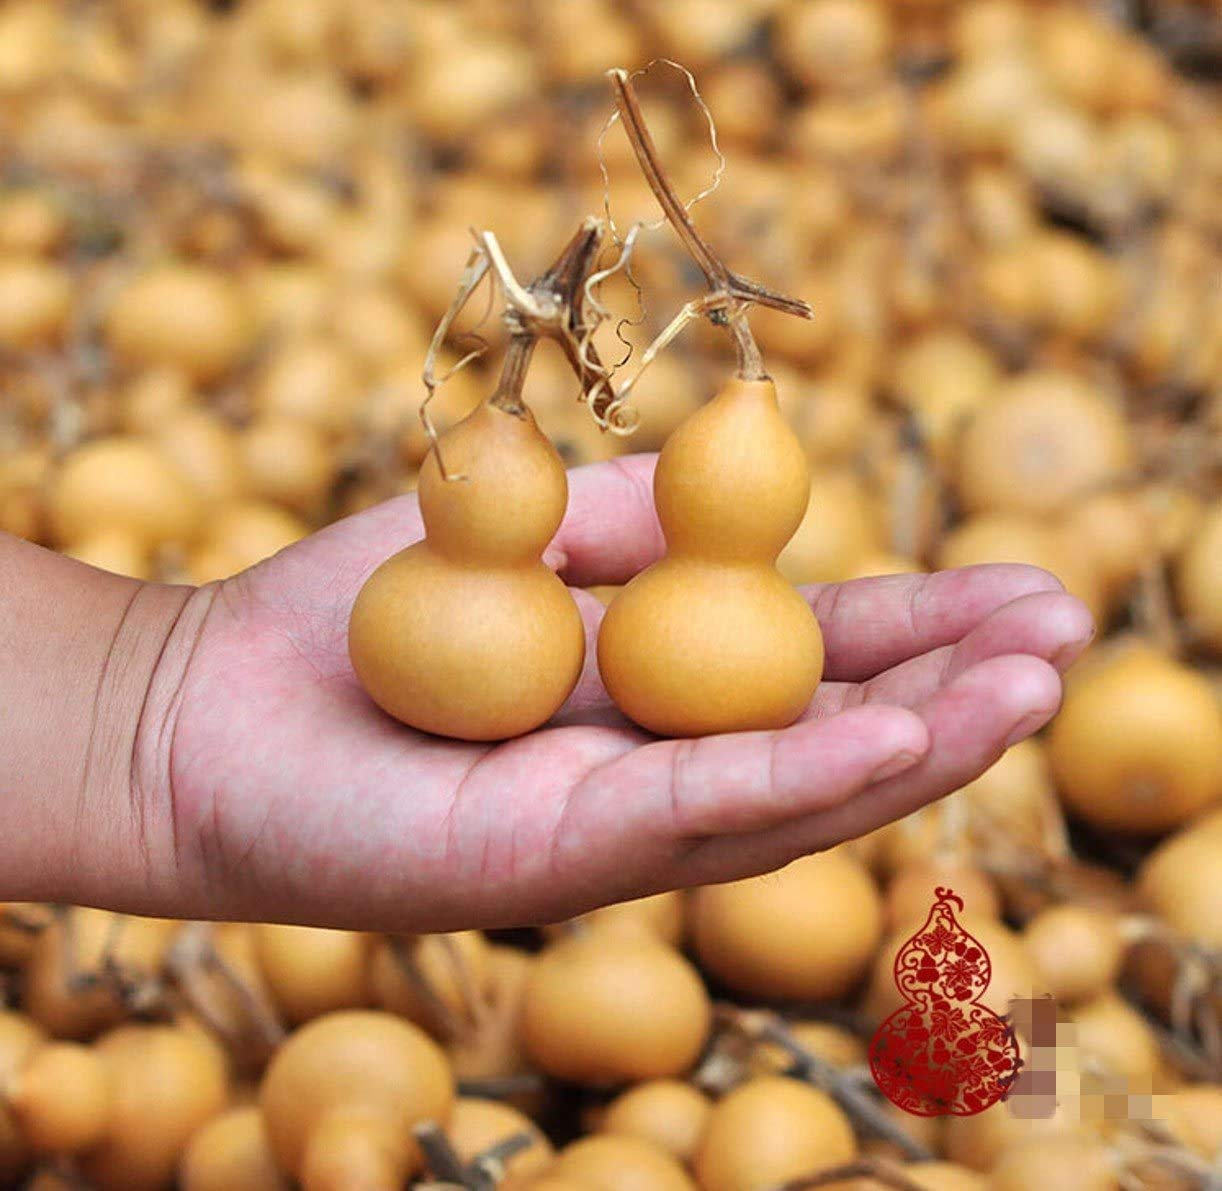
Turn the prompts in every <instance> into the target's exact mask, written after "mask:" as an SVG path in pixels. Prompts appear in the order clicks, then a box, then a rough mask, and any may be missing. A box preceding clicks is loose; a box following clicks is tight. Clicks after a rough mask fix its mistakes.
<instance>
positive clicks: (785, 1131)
mask: <svg viewBox="0 0 1222 1191" xmlns="http://www.w3.org/2000/svg"><path fill="white" fill-rule="evenodd" d="M856 1154H857V1141H856V1139H855V1137H854V1136H853V1128H852V1125H850V1123H849V1120H848V1118H847V1117H846V1116H845V1115H844V1113H843V1112H841V1110H840V1109H839V1108H838V1107H837V1106H836V1103H835V1101H833V1100H832V1098H831V1097H830V1096H829V1095H828V1094H827V1093H826V1092H822V1091H820V1090H818V1089H817V1088H812V1087H811V1086H810V1085H809V1084H805V1083H800V1082H799V1081H798V1080H794V1079H788V1078H786V1077H784V1076H774V1075H765V1076H757V1077H756V1078H754V1079H750V1080H748V1081H747V1082H746V1083H743V1084H740V1085H739V1086H738V1087H736V1088H735V1089H734V1090H733V1091H731V1092H729V1093H728V1094H727V1095H725V1096H723V1097H722V1098H721V1100H719V1101H718V1102H717V1104H716V1105H714V1107H713V1111H712V1113H711V1114H710V1116H709V1122H708V1126H707V1127H706V1129H705V1132H704V1136H703V1138H702V1139H701V1142H700V1145H699V1147H698V1149H697V1151H696V1159H695V1163H694V1168H695V1171H696V1177H697V1179H698V1180H699V1182H700V1186H701V1187H702V1188H704V1189H705V1191H765V1188H769V1187H776V1186H780V1185H781V1184H783V1183H785V1182H787V1181H788V1180H790V1179H796V1178H798V1177H799V1176H809V1175H813V1174H817V1173H818V1172H819V1171H821V1170H827V1169H828V1168H829V1167H834V1166H839V1165H840V1164H841V1163H844V1162H849V1161H851V1160H852V1159H853V1158H854V1157H855V1156H856Z"/></svg>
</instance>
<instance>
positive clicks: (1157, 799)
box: [1048, 643, 1222, 835]
mask: <svg viewBox="0 0 1222 1191" xmlns="http://www.w3.org/2000/svg"><path fill="white" fill-rule="evenodd" d="M1048 757H1049V760H1050V761H1051V763H1052V771H1053V775H1054V777H1055V778H1056V783H1057V788H1058V790H1059V791H1060V794H1061V797H1062V800H1063V801H1064V803H1065V806H1066V808H1067V809H1068V810H1069V811H1070V813H1071V814H1074V815H1076V816H1078V817H1079V818H1081V819H1083V820H1085V821H1086V822H1087V823H1089V824H1090V825H1091V826H1093V827H1096V828H1099V829H1101V830H1105V831H1118V832H1123V833H1125V834H1129V835H1143V834H1145V835H1148V834H1153V833H1156V832H1163V831H1169V830H1171V829H1173V828H1175V827H1179V826H1182V825H1183V824H1184V823H1186V822H1188V821H1189V820H1191V819H1192V818H1193V816H1194V815H1197V814H1199V813H1200V812H1201V811H1202V810H1204V809H1205V808H1206V807H1207V806H1209V805H1210V804H1211V803H1212V802H1213V801H1214V800H1215V799H1216V798H1217V797H1218V794H1219V792H1222V716H1220V715H1219V713H1218V704H1217V700H1216V698H1215V697H1214V693H1213V691H1212V690H1211V689H1210V686H1209V682H1208V681H1207V680H1206V679H1205V678H1203V677H1202V676H1201V675H1200V674H1198V673H1196V672H1195V671H1193V670H1192V669H1190V668H1189V667H1187V666H1183V665H1181V664H1179V663H1178V662H1176V661H1175V660H1174V659H1172V658H1170V657H1167V656H1165V655H1163V654H1161V653H1159V652H1158V651H1157V650H1155V649H1154V648H1152V647H1150V646H1148V645H1145V644H1143V643H1134V644H1132V645H1130V646H1128V647H1127V648H1123V649H1121V650H1119V651H1118V652H1117V653H1116V654H1115V655H1114V656H1111V657H1108V658H1106V659H1104V660H1102V661H1100V663H1099V664H1098V665H1097V666H1096V667H1095V668H1093V669H1091V670H1090V671H1089V672H1087V671H1083V672H1082V673H1081V674H1080V675H1079V676H1078V678H1077V679H1076V681H1074V680H1071V682H1070V683H1069V687H1068V690H1067V692H1066V695H1065V703H1064V706H1063V707H1062V709H1061V713H1060V715H1058V716H1057V719H1056V721H1055V723H1054V724H1053V727H1052V731H1051V733H1050V735H1049V737H1048Z"/></svg>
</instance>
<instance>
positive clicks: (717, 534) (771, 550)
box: [598, 378, 823, 736]
mask: <svg viewBox="0 0 1222 1191" xmlns="http://www.w3.org/2000/svg"><path fill="white" fill-rule="evenodd" d="M809 494H810V473H809V469H808V465H807V462H806V456H805V454H804V452H803V450H802V446H801V443H800V442H799V441H798V438H797V436H796V435H795V434H794V433H793V431H792V430H791V429H790V428H789V426H788V424H787V423H786V422H785V420H784V418H783V417H782V416H781V413H780V410H779V408H778V406H777V399H776V389H775V387H774V386H773V383H772V381H771V380H767V379H765V380H754V381H746V380H741V379H737V378H736V379H734V380H731V381H730V382H728V383H727V384H726V385H724V386H723V387H722V388H721V389H720V390H719V392H718V393H717V394H716V395H715V396H714V397H713V399H712V400H711V401H710V402H709V403H708V404H707V405H705V406H704V407H703V408H702V409H700V410H698V411H697V412H696V413H695V414H693V415H692V416H691V417H690V418H688V420H687V421H686V422H684V423H683V424H682V425H681V426H680V427H679V428H678V429H677V430H676V431H675V432H674V434H672V435H671V437H670V439H669V440H668V441H667V443H666V445H665V447H663V449H662V454H661V456H660V458H659V460H658V467H657V471H656V472H655V474H654V502H655V504H656V506H657V510H658V519H659V520H660V522H661V524H662V531H663V533H664V534H665V536H666V543H667V554H666V557H665V558H664V559H662V560H661V561H660V562H657V563H655V564H654V565H653V566H651V567H649V568H648V569H647V570H645V571H642V572H641V573H640V574H639V575H637V576H636V578H634V579H633V580H632V581H631V582H630V583H629V584H628V585H627V586H626V587H625V588H624V589H623V590H622V591H621V592H620V593H619V594H618V595H617V596H616V597H615V599H614V600H612V602H611V606H610V607H609V608H608V610H607V614H606V616H605V617H604V619H603V622H602V628H601V630H600V631H599V636H598V665H599V670H600V672H601V673H602V677H603V682H604V683H605V684H606V687H607V691H608V693H609V694H610V695H611V698H612V699H613V700H614V701H615V703H616V705H617V706H618V707H619V708H620V710H621V711H623V712H624V714H625V715H627V716H628V717H629V718H630V719H632V720H635V721H636V723H638V724H640V725H641V726H642V727H643V728H647V729H649V730H650V731H651V732H655V733H657V734H658V735H661V736H705V735H710V734H712V733H716V732H742V731H751V730H757V729H768V728H784V727H786V726H787V725H789V724H791V723H793V722H794V720H796V719H797V718H798V716H800V715H801V714H802V712H803V711H804V710H805V709H806V706H807V704H808V703H809V702H810V699H811V696H812V695H813V694H814V692H815V687H817V686H818V684H819V679H820V677H821V676H822V672H823V637H822V634H821V633H820V631H819V625H818V622H817V621H816V620H815V617H814V614H813V613H812V612H811V610H810V607H809V605H808V604H807V603H806V601H805V600H804V599H803V598H802V596H801V595H799V594H798V592H797V591H796V590H795V589H794V588H793V587H792V586H791V585H790V584H789V583H788V582H787V581H786V580H785V579H784V578H783V577H782V576H781V574H780V572H779V571H777V569H776V559H777V555H778V554H780V552H781V549H782V548H783V547H784V545H785V543H786V542H788V541H789V539H790V538H791V537H792V536H793V534H794V531H795V530H796V529H797V527H798V524H799V522H800V521H801V520H802V515H803V513H804V512H805V511H806V504H807V499H808V497H809Z"/></svg>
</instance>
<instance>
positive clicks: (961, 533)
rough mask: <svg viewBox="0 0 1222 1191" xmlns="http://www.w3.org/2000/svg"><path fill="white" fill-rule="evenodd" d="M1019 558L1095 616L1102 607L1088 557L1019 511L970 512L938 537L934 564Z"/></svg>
mask: <svg viewBox="0 0 1222 1191" xmlns="http://www.w3.org/2000/svg"><path fill="white" fill-rule="evenodd" d="M988 562H1019V563H1026V564H1027V565H1028V566H1035V567H1040V568H1042V569H1043V570H1045V571H1049V572H1050V573H1051V574H1053V575H1055V576H1056V577H1057V578H1058V579H1059V580H1060V581H1061V582H1062V583H1063V584H1064V585H1065V588H1066V590H1067V591H1068V592H1069V593H1070V594H1071V595H1075V596H1077V597H1078V599H1080V600H1081V601H1082V602H1083V603H1084V604H1085V605H1086V606H1087V608H1089V609H1090V611H1091V615H1092V616H1094V617H1095V619H1096V621H1098V620H1100V619H1102V618H1103V616H1104V615H1105V613H1106V601H1105V599H1104V596H1103V584H1102V581H1101V579H1100V576H1099V574H1098V573H1097V572H1096V570H1095V565H1094V563H1093V561H1092V560H1090V559H1087V558H1083V557H1080V556H1078V555H1075V554H1072V553H1070V551H1069V550H1068V549H1067V544H1066V542H1065V541H1064V540H1063V539H1062V537H1061V536H1060V534H1059V533H1058V532H1057V527H1056V526H1055V525H1052V524H1049V523H1048V522H1046V521H1042V520H1037V519H1036V518H1034V517H1031V516H1027V515H1023V514H1018V513H1001V512H990V513H980V514H977V515H976V516H975V517H970V518H969V519H968V520H966V521H964V522H963V523H962V524H960V525H958V526H956V527H955V529H953V530H951V532H950V533H948V534H947V535H946V537H945V538H943V539H942V544H941V547H940V548H939V551H938V555H937V563H938V566H939V567H968V566H976V565H978V564H980V563H988Z"/></svg>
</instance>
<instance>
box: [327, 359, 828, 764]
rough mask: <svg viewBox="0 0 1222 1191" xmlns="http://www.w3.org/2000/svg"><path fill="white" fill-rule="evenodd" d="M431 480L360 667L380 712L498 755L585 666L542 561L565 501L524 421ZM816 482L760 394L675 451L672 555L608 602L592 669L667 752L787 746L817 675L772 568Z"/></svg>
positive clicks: (477, 436) (488, 426) (508, 423)
mask: <svg viewBox="0 0 1222 1191" xmlns="http://www.w3.org/2000/svg"><path fill="white" fill-rule="evenodd" d="M440 449H441V452H442V457H443V458H444V461H445V465H446V467H447V469H449V470H450V471H452V472H455V473H459V474H460V475H461V476H462V477H463V478H461V479H458V478H451V479H448V480H447V478H446V477H445V475H443V473H442V470H441V466H440V464H439V462H438V456H437V451H436V450H434V451H433V452H431V453H430V455H429V456H428V458H427V459H426V461H425V463H424V466H423V468H422V469H421V474H420V481H419V489H418V491H419V499H420V512H421V516H422V518H423V521H424V529H425V537H424V540H423V541H421V542H418V543H417V544H415V545H413V546H410V547H408V548H407V549H406V550H404V551H402V552H401V553H399V554H396V555H395V556H394V557H392V558H390V559H389V560H388V561H386V562H385V563H383V564H382V565H381V566H380V567H379V568H378V569H377V570H376V571H375V572H374V573H373V575H372V576H371V577H370V578H369V580H368V581H367V582H366V584H365V586H364V587H363V588H362V590H361V592H360V594H359V595H358V597H357V600H356V603H355V606H354V607H353V611H352V618H351V623H350V630H349V648H350V654H351V657H352V662H353V666H354V668H355V670H356V673H357V676H358V678H359V679H360V681H361V683H362V685H363V686H364V687H365V689H366V691H367V692H368V693H369V694H370V696H371V697H372V698H373V699H374V701H375V702H377V703H378V704H379V705H380V706H381V707H382V708H383V709H384V710H386V711H387V712H389V713H390V714H391V715H392V716H394V717H395V718H396V719H399V720H402V721H403V722H404V723H407V724H409V725H411V726H412V727H415V728H419V729H421V730H423V731H427V732H432V733H435V734H437V735H441V736H449V737H456V738H459V739H463V740H475V741H489V740H503V739H506V738H509V737H513V736H518V735H521V734H523V733H526V732H529V731H532V730H533V729H535V728H537V727H539V726H540V725H541V724H543V723H545V722H546V721H547V720H548V719H550V718H551V717H552V716H553V715H554V714H555V713H556V712H557V711H558V710H559V708H560V707H561V705H562V704H563V703H564V701H565V700H566V699H567V698H568V696H569V695H570V694H571V693H572V691H573V689H574V687H575V686H576V684H577V681H578V679H579V677H580V675H581V671H582V667H583V664H584V660H585V651H586V647H585V632H584V627H583V624H582V620H581V616H580V614H579V612H578V609H577V605H576V604H575V603H574V601H573V599H572V597H571V595H570V594H569V592H568V590H567V589H566V587H565V586H564V583H563V582H562V581H561V580H560V578H559V577H558V576H557V575H556V574H555V573H554V572H553V571H552V570H550V569H549V568H548V567H547V566H546V565H545V564H544V563H543V562H542V555H543V551H544V549H545V548H546V547H547V545H548V543H549V542H550V541H551V540H552V538H553V536H554V535H555V533H556V531H557V530H558V529H559V527H560V522H561V520H562V518H563V516H564V511H565V507H566V503H567V499H568V484H567V479H566V476H565V471H564V465H563V463H562V462H561V459H560V456H559V455H558V454H557V452H556V450H555V448H554V447H553V446H552V444H551V443H550V442H549V441H548V439H547V438H546V437H545V436H544V435H543V434H542V432H541V431H540V430H539V428H538V426H537V425H536V423H535V420H534V418H533V417H532V416H531V414H530V412H529V410H527V409H525V408H524V407H523V408H520V409H519V410H514V411H511V410H508V409H505V408H502V407H499V406H498V405H497V404H495V403H494V402H493V401H488V402H485V403H484V404H482V405H480V406H479V407H478V408H477V409H476V410H475V411H474V412H473V413H471V414H470V415H469V416H468V417H467V418H466V419H465V420H464V421H462V422H460V423H458V424H457V425H456V426H454V427H453V428H452V429H451V430H449V431H448V432H447V433H446V434H445V435H443V436H442V438H441V440H440ZM809 492H810V478H809V470H808V467H807V463H806V458H805V455H804V453H803V450H802V447H801V444H800V443H799V442H798V440H797V437H796V436H795V435H794V433H793V431H792V430H791V429H790V428H789V426H788V424H787V423H786V422H785V420H784V418H783V417H782V416H781V413H780V410H779V408H778V405H777V399H776V391H775V388H774V386H773V384H772V382H771V380H768V379H766V378H764V379H758V380H744V379H741V378H737V377H736V378H734V379H732V380H730V381H729V382H727V383H726V384H725V385H723V386H722V388H721V389H720V390H719V391H718V393H717V394H716V395H715V396H714V397H713V398H712V400H711V401H709V402H708V403H707V404H706V405H705V406H703V407H702V408H701V409H699V410H697V411H696V412H695V413H694V414H693V415H692V416H691V417H690V418H688V420H687V421H686V422H684V423H683V424H682V425H681V426H680V427H679V428H678V429H677V430H676V431H675V432H674V433H673V434H672V435H671V437H670V439H669V440H668V441H667V443H666V444H665V446H664V448H663V450H662V453H661V456H660V458H659V460H658V465H657V470H656V473H655V476H654V501H655V504H656V507H657V512H658V518H659V521H660V523H661V526H662V531H663V533H664V535H665V537H666V544H667V553H666V555H665V557H664V558H663V559H661V560H660V561H659V562H656V563H654V564H653V565H652V566H650V567H648V568H646V569H645V570H644V571H642V572H641V573H640V574H639V575H637V576H636V577H635V578H633V579H632V580H631V581H630V582H629V583H628V584H627V585H626V586H625V587H624V588H623V589H622V591H620V592H619V593H618V594H617V595H616V596H615V598H614V599H613V600H612V602H611V605H610V607H609V608H608V610H607V613H606V616H605V617H604V619H603V622H602V626H601V628H600V630H599V634H598V666H599V670H600V672H601V675H602V678H603V682H604V684H605V685H606V688H607V691H608V693H609V694H610V696H611V698H612V700H613V701H614V702H615V703H616V705H617V706H618V707H619V708H620V710H621V711H623V712H624V714H625V715H627V716H628V717H629V718H630V719H632V720H634V721H635V722H636V723H637V724H639V725H641V726H642V727H644V728H646V729H648V730H649V731H651V732H654V733H657V734H658V735H662V736H703V735H709V734H712V733H719V732H731V731H746V730H754V729H768V728H781V727H785V726H786V725H788V724H791V723H792V722H793V721H794V720H795V719H797V718H798V716H799V715H801V713H802V712H803V710H804V709H805V708H806V706H807V704H808V703H809V701H810V698H811V696H812V695H813V693H814V690H815V687H816V686H817V685H818V682H819V679H820V677H821V674H822V668H823V642H822V637H821V634H820V631H819V626H818V623H817V621H816V620H815V617H814V615H813V613H812V612H811V610H810V607H809V605H808V604H807V603H806V601H805V600H804V599H803V598H802V596H801V595H799V593H798V592H797V591H796V590H795V589H794V588H793V587H792V586H791V585H790V584H789V583H788V582H786V580H785V579H783V578H782V576H781V575H780V573H779V572H778V571H777V569H776V566H775V563H776V558H777V555H778V554H779V553H780V551H781V549H782V548H783V547H784V545H785V543H786V542H787V541H788V540H789V539H790V538H791V537H792V536H793V533H794V531H795V530H796V529H797V527H798V523H799V522H800V521H801V519H802V516H803V513H804V512H805V509H806V505H807V500H808V497H809Z"/></svg>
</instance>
